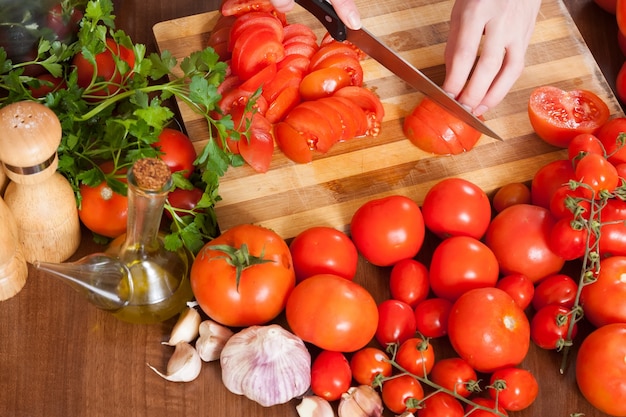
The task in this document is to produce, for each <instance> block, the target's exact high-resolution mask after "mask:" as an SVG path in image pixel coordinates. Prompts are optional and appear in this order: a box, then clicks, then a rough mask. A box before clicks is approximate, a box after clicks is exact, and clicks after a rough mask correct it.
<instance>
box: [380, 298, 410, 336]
mask: <svg viewBox="0 0 626 417" xmlns="http://www.w3.org/2000/svg"><path fill="white" fill-rule="evenodd" d="M415 330H416V324H415V315H414V314H413V309H412V308H411V306H410V305H408V304H407V303H405V302H403V301H398V300H385V301H383V302H382V303H380V304H379V305H378V327H377V328H376V340H378V343H380V344H381V345H382V346H383V347H386V346H387V345H388V344H390V343H402V342H404V341H405V340H407V339H409V338H411V337H413V336H414V335H415Z"/></svg>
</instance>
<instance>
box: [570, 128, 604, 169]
mask: <svg viewBox="0 0 626 417" xmlns="http://www.w3.org/2000/svg"><path fill="white" fill-rule="evenodd" d="M590 153H595V154H598V155H601V156H604V146H602V142H600V139H598V138H597V137H596V136H595V135H592V134H590V133H581V134H579V135H576V136H574V139H572V141H571V142H570V143H569V145H567V157H568V158H569V160H570V161H572V163H573V164H574V166H575V165H576V164H577V163H578V161H579V160H580V159H581V158H582V157H583V156H585V155H587V154H590Z"/></svg>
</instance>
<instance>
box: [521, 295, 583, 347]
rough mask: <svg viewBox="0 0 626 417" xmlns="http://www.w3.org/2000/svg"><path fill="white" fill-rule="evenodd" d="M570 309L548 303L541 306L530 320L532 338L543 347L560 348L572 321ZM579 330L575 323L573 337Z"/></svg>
mask: <svg viewBox="0 0 626 417" xmlns="http://www.w3.org/2000/svg"><path fill="white" fill-rule="evenodd" d="M571 318H572V316H571V314H570V309H569V308H566V307H563V306H560V305H557V304H548V305H546V306H544V307H542V308H540V309H539V310H538V311H537V312H536V313H535V315H534V316H533V318H532V319H531V321H530V338H531V339H532V341H533V342H534V343H535V344H536V345H537V346H539V347H540V348H542V349H560V348H561V347H562V346H563V345H562V343H563V342H564V341H565V340H566V339H567V333H568V331H569V326H570V322H571ZM577 332H578V324H577V323H574V327H573V328H572V334H571V338H572V339H573V338H574V337H575V336H576V333H577Z"/></svg>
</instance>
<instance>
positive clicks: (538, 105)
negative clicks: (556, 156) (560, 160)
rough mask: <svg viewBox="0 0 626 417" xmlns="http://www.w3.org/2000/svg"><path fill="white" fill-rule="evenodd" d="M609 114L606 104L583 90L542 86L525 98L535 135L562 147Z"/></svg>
mask: <svg viewBox="0 0 626 417" xmlns="http://www.w3.org/2000/svg"><path fill="white" fill-rule="evenodd" d="M610 115H611V112H610V110H609V107H608V106H607V104H606V103H605V102H604V101H603V100H602V99H601V98H600V97H598V96H597V95H596V94H595V93H593V92H591V91H587V90H572V91H564V90H561V89H560V88H557V87H553V86H543V87H538V88H536V89H535V90H534V91H533V92H532V93H531V95H530V99H529V101H528V116H529V118H530V123H531V125H532V127H533V129H534V130H535V132H536V133H537V135H538V136H539V137H540V138H541V139H543V140H544V141H546V142H547V143H549V144H551V145H554V146H558V147H562V148H567V146H568V144H569V142H570V141H571V140H572V139H574V137H575V136H577V135H579V134H581V133H591V134H593V133H594V132H595V131H596V130H598V128H600V126H602V125H603V124H604V123H605V122H606V121H607V120H608V119H609V116H610Z"/></svg>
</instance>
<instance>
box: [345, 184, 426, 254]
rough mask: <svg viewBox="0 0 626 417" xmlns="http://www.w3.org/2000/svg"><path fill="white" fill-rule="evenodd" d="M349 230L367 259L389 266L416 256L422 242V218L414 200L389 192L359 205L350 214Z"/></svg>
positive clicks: (423, 230)
mask: <svg viewBox="0 0 626 417" xmlns="http://www.w3.org/2000/svg"><path fill="white" fill-rule="evenodd" d="M350 233H351V235H352V240H353V241H354V244H355V245H356V247H357V249H358V250H359V252H360V253H361V255H363V257H364V258H365V259H366V260H367V261H368V262H370V263H372V264H374V265H377V266H389V265H393V264H395V263H396V262H399V261H401V260H403V259H407V258H413V257H414V256H415V255H417V252H419V250H420V248H421V247H422V243H424V235H425V226H424V218H423V216H422V212H421V210H420V208H419V206H418V205H417V203H416V202H415V201H413V200H412V199H410V198H408V197H405V196H401V195H392V196H389V197H383V198H380V199H376V200H370V201H368V202H366V203H365V204H363V205H362V206H361V207H359V208H358V209H357V211H356V212H355V213H354V215H353V216H352V220H351V222H350Z"/></svg>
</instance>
